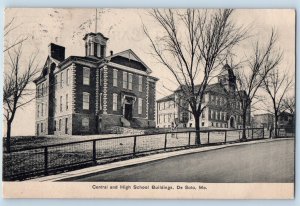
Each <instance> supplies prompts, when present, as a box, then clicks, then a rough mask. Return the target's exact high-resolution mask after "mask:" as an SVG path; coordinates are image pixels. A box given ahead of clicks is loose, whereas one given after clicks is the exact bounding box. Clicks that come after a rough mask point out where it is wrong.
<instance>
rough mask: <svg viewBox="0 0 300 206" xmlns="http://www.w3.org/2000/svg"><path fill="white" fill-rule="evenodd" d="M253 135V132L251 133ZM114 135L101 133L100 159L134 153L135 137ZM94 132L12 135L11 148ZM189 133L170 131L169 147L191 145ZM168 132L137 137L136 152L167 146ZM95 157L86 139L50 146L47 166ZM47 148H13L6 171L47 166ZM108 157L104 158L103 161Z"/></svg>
mask: <svg viewBox="0 0 300 206" xmlns="http://www.w3.org/2000/svg"><path fill="white" fill-rule="evenodd" d="M249 135H250V136H251V133H250V134H249ZM261 135H262V133H261V131H258V132H254V134H253V137H254V138H261V137H262V136H261ZM111 136H116V135H115V134H113V135H105V136H101V138H102V140H101V141H97V142H96V157H97V159H106V161H111V158H110V157H112V156H122V155H127V154H132V153H133V145H134V138H133V137H128V138H117V139H106V138H108V137H111ZM99 137H100V136H99V135H94V136H74V137H73V136H72V137H13V138H12V150H15V149H21V148H30V147H38V146H45V145H52V144H58V143H66V142H74V141H78V140H86V139H96V138H97V139H98V138H99ZM224 137H225V133H224V132H212V133H211V134H210V137H209V142H210V143H222V142H224ZM240 137H241V133H240V132H239V131H231V132H227V141H238V140H239V138H240ZM188 140H189V138H188V133H178V134H168V135H167V147H186V146H188V145H189V142H188ZM201 143H202V144H207V143H208V134H207V133H201ZM164 144H165V135H164V134H155V135H145V136H140V137H137V140H136V152H145V151H149V150H157V149H162V148H164ZM190 144H191V145H193V144H195V133H191V137H190ZM92 157H93V143H92V142H83V143H76V144H70V145H63V146H55V147H49V148H48V168H55V167H61V166H65V165H69V164H76V163H80V162H85V161H91V160H92ZM44 160H45V158H44V149H43V148H41V149H34V150H27V151H21V152H13V153H10V154H7V153H4V155H3V175H4V177H9V176H13V175H16V174H18V173H21V172H33V171H35V170H43V169H44ZM103 162H105V161H101V163H103Z"/></svg>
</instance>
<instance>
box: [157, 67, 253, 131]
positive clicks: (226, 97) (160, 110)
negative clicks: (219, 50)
mask: <svg viewBox="0 0 300 206" xmlns="http://www.w3.org/2000/svg"><path fill="white" fill-rule="evenodd" d="M195 88H196V89H195V90H196V91H197V89H198V88H199V85H196V86H195ZM182 97H183V95H182V91H181V89H180V88H178V89H177V90H176V91H174V93H173V94H171V95H169V96H166V97H163V98H161V99H158V100H157V115H156V116H157V119H156V121H157V123H156V124H157V127H171V126H172V124H173V125H177V126H178V127H195V120H194V117H193V115H192V114H191V113H190V112H188V111H187V109H188V108H189V105H188V104H187V103H186V101H184V100H183V99H182ZM245 98H248V97H247V96H246V94H245V92H243V91H237V89H236V77H235V75H234V73H233V70H232V69H231V68H230V67H229V66H228V65H225V66H224V67H223V69H222V73H221V74H220V75H219V76H218V82H217V83H215V84H210V85H208V86H207V87H206V90H205V98H204V101H203V104H204V105H206V108H205V109H204V111H203V113H202V115H201V117H200V127H202V128H242V116H241V114H242V107H241V106H242V104H241V102H242V101H243V100H244V99H245ZM246 116H247V117H246V126H247V127H250V121H251V114H250V109H249V110H248V111H247V115H246Z"/></svg>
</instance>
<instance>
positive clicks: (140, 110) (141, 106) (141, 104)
mask: <svg viewBox="0 0 300 206" xmlns="http://www.w3.org/2000/svg"><path fill="white" fill-rule="evenodd" d="M138 101H139V102H138V104H139V105H138V113H139V114H142V112H143V99H142V98H139V99H138Z"/></svg>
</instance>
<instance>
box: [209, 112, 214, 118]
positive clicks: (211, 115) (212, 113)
mask: <svg viewBox="0 0 300 206" xmlns="http://www.w3.org/2000/svg"><path fill="white" fill-rule="evenodd" d="M213 118H214V111H213V110H211V112H210V119H213Z"/></svg>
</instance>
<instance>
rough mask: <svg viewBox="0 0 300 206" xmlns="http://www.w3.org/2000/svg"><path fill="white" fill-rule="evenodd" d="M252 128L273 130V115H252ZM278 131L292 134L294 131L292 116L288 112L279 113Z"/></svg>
mask: <svg viewBox="0 0 300 206" xmlns="http://www.w3.org/2000/svg"><path fill="white" fill-rule="evenodd" d="M254 126H255V127H264V128H267V129H271V128H273V129H274V128H275V117H274V114H271V113H264V114H256V115H254ZM278 129H281V131H286V132H289V133H293V132H294V129H295V122H294V115H293V114H291V113H288V112H281V113H280V114H279V116H278Z"/></svg>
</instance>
